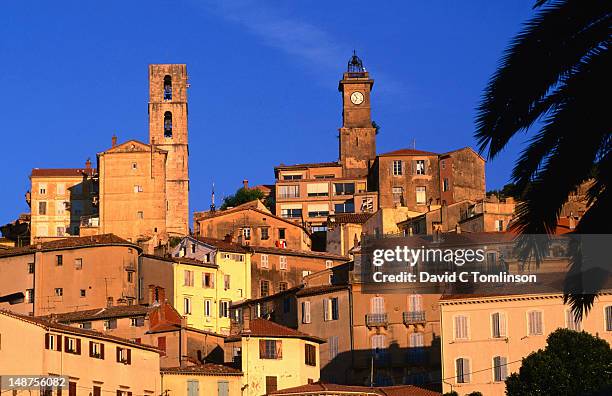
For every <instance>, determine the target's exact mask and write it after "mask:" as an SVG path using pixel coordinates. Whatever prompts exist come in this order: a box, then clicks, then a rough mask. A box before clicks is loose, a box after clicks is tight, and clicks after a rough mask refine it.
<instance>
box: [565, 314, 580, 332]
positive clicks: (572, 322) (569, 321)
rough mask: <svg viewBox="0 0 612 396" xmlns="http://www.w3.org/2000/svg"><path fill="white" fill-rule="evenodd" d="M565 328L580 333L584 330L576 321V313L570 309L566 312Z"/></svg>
mask: <svg viewBox="0 0 612 396" xmlns="http://www.w3.org/2000/svg"><path fill="white" fill-rule="evenodd" d="M565 327H567V328H568V329H570V330H575V331H580V330H581V328H582V326H581V323H580V321H579V320H576V317H575V316H574V313H573V312H572V311H571V310H569V309H568V310H566V311H565Z"/></svg>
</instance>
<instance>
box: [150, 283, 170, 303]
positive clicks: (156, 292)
mask: <svg viewBox="0 0 612 396" xmlns="http://www.w3.org/2000/svg"><path fill="white" fill-rule="evenodd" d="M164 302H166V290H165V289H164V288H163V287H161V286H157V285H149V304H155V303H158V304H161V303H164Z"/></svg>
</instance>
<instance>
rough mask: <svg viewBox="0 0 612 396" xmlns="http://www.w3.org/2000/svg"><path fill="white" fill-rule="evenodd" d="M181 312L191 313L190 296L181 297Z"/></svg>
mask: <svg viewBox="0 0 612 396" xmlns="http://www.w3.org/2000/svg"><path fill="white" fill-rule="evenodd" d="M183 313H184V314H185V315H191V298H189V297H184V298H183Z"/></svg>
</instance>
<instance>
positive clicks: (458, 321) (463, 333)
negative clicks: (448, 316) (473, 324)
mask: <svg viewBox="0 0 612 396" xmlns="http://www.w3.org/2000/svg"><path fill="white" fill-rule="evenodd" d="M454 324H455V340H467V339H468V337H469V334H468V331H469V328H468V318H467V316H463V315H459V316H455V323H454Z"/></svg>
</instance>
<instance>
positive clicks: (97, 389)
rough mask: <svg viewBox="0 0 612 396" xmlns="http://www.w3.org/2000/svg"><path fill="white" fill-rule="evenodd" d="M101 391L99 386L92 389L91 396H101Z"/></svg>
mask: <svg viewBox="0 0 612 396" xmlns="http://www.w3.org/2000/svg"><path fill="white" fill-rule="evenodd" d="M101 394H102V389H101V388H100V387H99V386H94V387H93V396H101Z"/></svg>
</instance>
